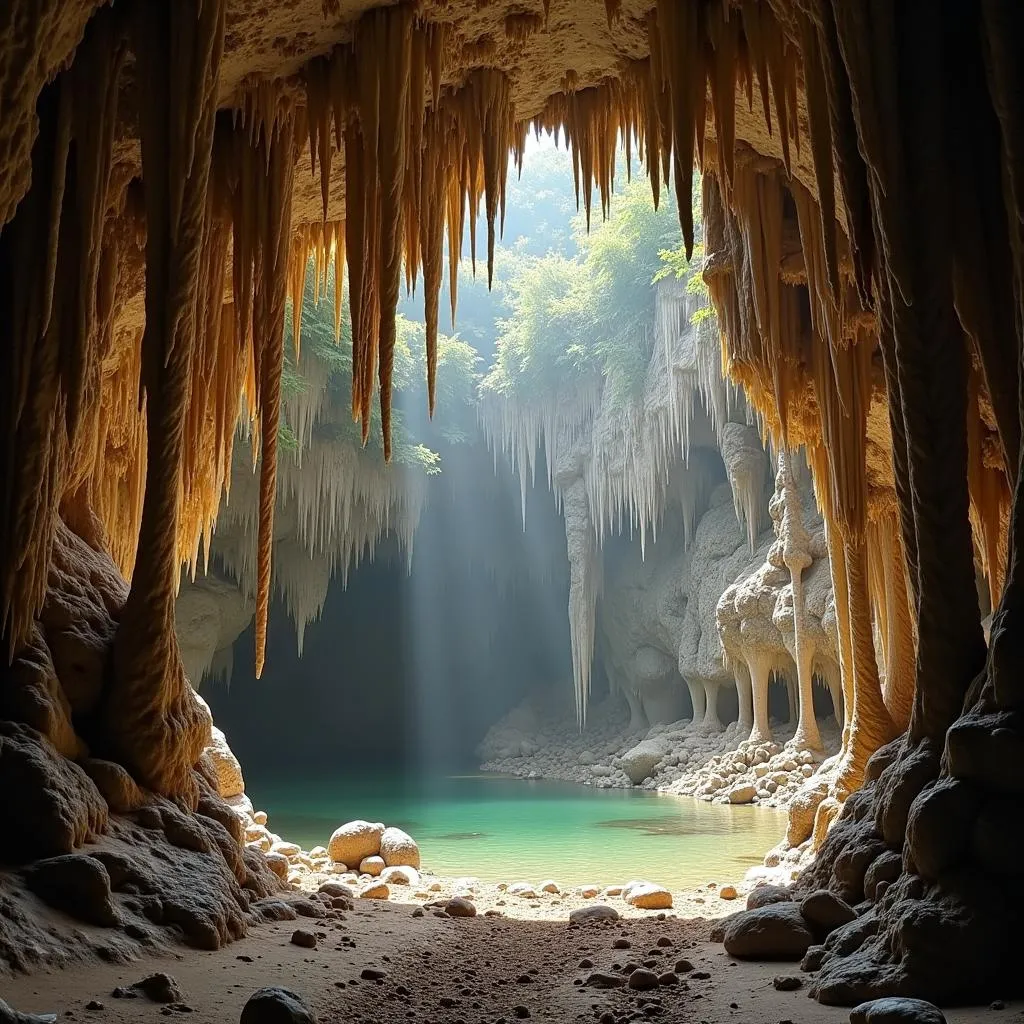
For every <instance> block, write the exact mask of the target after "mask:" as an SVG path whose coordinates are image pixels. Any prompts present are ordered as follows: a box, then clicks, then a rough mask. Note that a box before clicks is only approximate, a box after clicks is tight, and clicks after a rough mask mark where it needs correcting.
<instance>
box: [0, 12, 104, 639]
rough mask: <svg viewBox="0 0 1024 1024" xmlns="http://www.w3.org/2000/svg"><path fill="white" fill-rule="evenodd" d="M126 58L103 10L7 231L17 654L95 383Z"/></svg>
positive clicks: (0, 518) (64, 78) (6, 527)
mask: <svg viewBox="0 0 1024 1024" xmlns="http://www.w3.org/2000/svg"><path fill="white" fill-rule="evenodd" d="M123 61H124V45H123V40H122V39H121V38H120V29H119V28H118V27H117V22H116V19H115V18H114V16H113V15H112V14H109V13H105V14H103V15H102V16H99V17H96V18H94V19H93V21H92V23H91V24H90V26H89V29H88V31H87V33H86V36H85V39H84V40H83V42H82V45H81V46H80V47H79V53H78V60H76V61H75V63H74V65H73V66H72V68H70V69H68V70H67V71H65V72H64V73H63V74H62V75H60V76H59V77H58V78H57V80H56V81H55V82H54V83H53V84H52V85H51V86H49V87H47V88H46V89H45V90H44V91H43V93H42V94H41V96H40V98H39V101H38V103H37V117H38V118H39V137H38V138H37V140H36V143H35V146H34V148H33V156H32V162H33V169H32V179H33V185H32V188H31V189H30V190H29V193H28V194H27V196H26V197H25V198H24V199H23V200H22V202H21V203H20V204H19V206H18V208H17V211H16V213H15V216H14V218H13V219H12V220H11V222H10V223H9V224H7V225H6V226H5V227H4V231H3V236H2V240H0V288H2V292H0V300H2V305H3V309H4V310H5V311H6V312H5V316H4V318H3V319H4V325H3V327H0V333H2V335H3V344H2V346H0V347H2V349H3V352H4V355H3V359H4V369H3V371H2V372H0V379H2V384H0V387H2V392H0V405H2V409H3V413H2V415H3V419H4V425H5V429H4V431H3V436H4V439H5V442H4V443H5V446H6V448H5V455H4V460H3V480H4V495H5V497H4V505H3V512H2V515H0V563H2V573H3V575H2V586H0V594H2V600H0V633H2V635H3V638H4V641H5V647H6V651H7V656H8V659H10V658H12V657H13V655H14V653H15V651H16V650H17V649H18V648H19V647H20V646H21V644H22V643H23V642H25V641H26V640H27V638H28V635H29V632H30V630H31V628H32V621H33V619H35V617H36V616H37V615H38V613H39V611H40V609H41V607H42V602H43V595H44V591H45V587H46V579H47V572H48V565H49V559H50V551H51V546H52V543H53V533H54V529H55V525H56V520H55V517H56V513H57V509H58V506H59V503H60V502H61V500H62V499H63V498H64V492H65V488H66V486H67V484H69V483H71V484H72V486H74V483H75V482H74V481H73V480H72V479H69V477H73V476H74V472H75V467H76V465H79V463H77V462H76V456H77V455H78V454H79V453H78V452H76V450H75V449H76V443H77V441H78V436H79V433H80V432H81V431H82V430H83V429H86V428H85V427H84V425H83V421H82V413H83V409H84V407H85V405H86V403H87V401H88V395H87V392H88V391H90V390H91V389H95V388H97V387H98V374H99V362H98V356H99V346H100V344H101V343H102V329H101V325H100V324H99V323H98V310H97V289H98V286H99V284H100V273H101V269H102V267H103V260H102V254H103V230H104V219H105V215H106V213H107V191H108V184H109V179H110V171H111V159H112V146H113V133H114V127H115V123H116V116H117V95H118V85H119V76H120V70H121V66H122V63H123Z"/></svg>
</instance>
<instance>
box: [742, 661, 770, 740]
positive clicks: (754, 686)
mask: <svg viewBox="0 0 1024 1024" xmlns="http://www.w3.org/2000/svg"><path fill="white" fill-rule="evenodd" d="M747 665H748V667H749V670H750V687H751V693H752V699H753V704H754V727H753V729H751V730H750V742H751V743H762V742H766V741H767V742H771V740H772V727H771V725H770V724H769V722H768V686H769V684H770V683H771V677H772V664H771V661H770V660H769V659H768V658H766V657H765V656H763V655H761V654H759V653H758V652H757V651H751V652H750V654H749V655H748V656H747Z"/></svg>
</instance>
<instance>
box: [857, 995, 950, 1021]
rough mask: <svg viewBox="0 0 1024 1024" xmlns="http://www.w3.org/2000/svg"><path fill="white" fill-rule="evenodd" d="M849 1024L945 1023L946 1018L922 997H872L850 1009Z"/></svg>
mask: <svg viewBox="0 0 1024 1024" xmlns="http://www.w3.org/2000/svg"><path fill="white" fill-rule="evenodd" d="M850 1024H946V1018H945V1017H944V1016H943V1014H942V1011H941V1010H940V1009H939V1008H938V1007H937V1006H935V1005H934V1004H932V1003H926V1002H925V1001H924V1000H923V999H898V998H889V999H872V1000H871V1001H870V1002H867V1003H861V1004H860V1006H855V1007H854V1008H853V1009H852V1010H851V1011H850Z"/></svg>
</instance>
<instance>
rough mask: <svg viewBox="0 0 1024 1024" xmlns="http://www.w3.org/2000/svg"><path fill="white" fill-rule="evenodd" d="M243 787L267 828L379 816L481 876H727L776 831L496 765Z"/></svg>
mask: <svg viewBox="0 0 1024 1024" xmlns="http://www.w3.org/2000/svg"><path fill="white" fill-rule="evenodd" d="M249 792H250V796H251V797H252V799H253V801H254V803H255V804H256V805H257V807H259V808H261V809H263V810H266V811H267V812H268V814H269V815H270V827H271V828H272V829H273V830H274V831H275V832H277V833H279V834H280V835H282V836H284V837H286V838H288V839H289V840H291V841H293V842H297V843H300V844H301V845H302V846H303V847H305V848H307V849H308V848H310V847H312V846H317V845H326V843H327V840H328V839H329V838H330V835H331V832H332V831H333V830H334V829H335V828H336V827H337V826H338V825H340V824H341V823H342V822H345V821H350V820H351V819H353V818H366V819H368V820H370V821H383V822H385V823H386V824H388V825H398V826H399V827H400V828H404V829H405V830H406V831H408V832H409V833H411V834H412V835H413V836H414V837H415V839H416V840H417V842H418V843H419V844H420V849H421V852H422V856H423V865H424V868H425V869H426V870H428V871H433V872H436V873H437V874H445V875H467V874H471V875H476V876H478V877H479V878H482V879H484V880H486V881H501V880H504V881H514V880H516V879H519V878H524V879H529V880H532V881H535V882H536V881H538V880H540V879H541V878H555V879H556V880H557V881H559V882H560V883H562V884H564V885H582V884H587V883H607V884H611V883H613V882H622V881H628V880H629V879H630V878H636V877H647V878H651V879H652V880H655V881H658V882H660V883H662V884H663V885H668V886H670V887H672V888H686V887H690V886H695V885H699V884H701V883H703V882H707V881H712V880H713V881H717V882H724V881H735V880H737V879H739V878H741V877H742V875H743V873H744V871H745V870H746V868H747V867H748V866H750V865H753V864H757V863H760V861H761V858H762V857H763V856H764V854H765V852H766V851H767V850H769V849H770V848H771V847H772V846H774V845H775V844H776V843H777V842H778V841H779V839H780V838H781V836H782V834H783V832H784V830H785V816H784V815H782V814H780V813H778V812H773V811H766V810H761V809H758V808H753V807H732V806H723V805H712V804H706V803H702V802H700V801H695V800H690V799H687V798H674V797H666V796H659V795H657V794H654V793H650V792H647V791H644V790H619V789H604V790H602V789H595V788H591V787H586V786H574V785H572V784H570V783H558V782H544V781H539V780H538V781H530V782H526V781H523V780H520V779H510V778H507V777H502V776H497V775H476V776H459V777H447V778H436V779H424V778H422V777H418V778H410V777H408V776H398V777H394V778H390V779H389V778H381V777H380V776H374V777H372V778H365V777H362V778H359V777H352V776H341V777H328V776H323V775H321V776H319V777H317V778H314V779H301V780H300V779H295V780H281V779H280V778H278V779H275V780H273V781H272V782H268V783H267V784H262V785H261V784H260V782H259V781H250V786H249Z"/></svg>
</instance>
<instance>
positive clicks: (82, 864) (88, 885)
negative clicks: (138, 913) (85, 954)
mask: <svg viewBox="0 0 1024 1024" xmlns="http://www.w3.org/2000/svg"><path fill="white" fill-rule="evenodd" d="M26 881H27V882H28V887H29V889H31V890H32V892H34V893H35V894H36V895H37V896H38V897H39V898H40V899H41V900H43V902H45V903H48V904H49V905H50V906H51V907H54V908H56V909H57V910H62V911H64V913H65V914H70V915H71V916H72V917H76V918H78V920H79V921H84V922H86V923H87V924H96V925H101V926H103V927H105V928H113V927H116V926H117V925H118V924H120V923H121V922H120V918H119V917H118V914H117V910H116V909H115V907H114V903H113V900H112V898H111V894H110V875H109V874H108V873H107V869H106V868H105V867H104V866H103V864H101V863H100V862H99V861H98V860H96V859H95V858H93V857H87V856H86V855H85V854H81V853H69V854H66V855H64V856H63V857H50V858H48V859H47V860H41V861H37V862H36V863H35V864H34V865H33V866H32V868H31V869H30V870H29V871H28V872H26Z"/></svg>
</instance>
